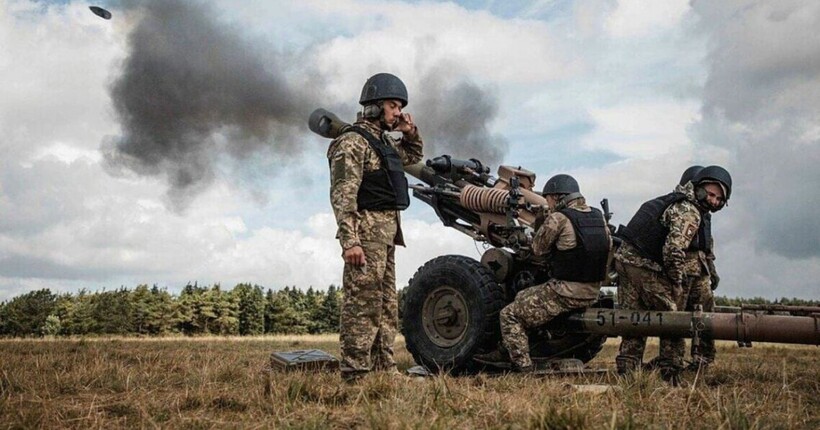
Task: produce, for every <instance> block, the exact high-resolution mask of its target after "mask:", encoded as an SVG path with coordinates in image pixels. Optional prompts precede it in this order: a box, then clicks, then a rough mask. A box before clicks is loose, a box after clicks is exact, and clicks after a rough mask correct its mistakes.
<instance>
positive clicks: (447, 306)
mask: <svg viewBox="0 0 820 430" xmlns="http://www.w3.org/2000/svg"><path fill="white" fill-rule="evenodd" d="M504 305H505V302H504V293H503V290H502V287H501V286H499V285H498V283H497V282H496V281H495V277H494V276H493V273H492V272H491V271H490V270H489V269H488V268H486V267H485V266H483V265H482V264H481V263H479V262H478V261H476V260H474V259H472V258H469V257H464V256H460V255H446V256H443V257H438V258H435V259H433V260H430V261H429V262H427V263H426V264H425V265H424V266H422V267H421V268H420V269H419V270H418V271H417V272H416V274H415V275H414V276H413V278H412V279H411V280H410V285H409V286H408V288H407V292H406V294H405V302H404V309H403V312H402V315H403V318H402V333H403V334H404V337H405V341H406V343H407V350H408V351H409V352H410V353H411V354H412V355H413V358H414V359H415V360H416V362H417V363H419V364H421V365H424V366H425V367H427V368H428V369H431V370H443V371H448V372H451V373H454V374H459V373H470V372H473V371H476V370H479V368H478V366H477V363H475V362H474V361H473V360H472V357H473V355H474V354H476V353H477V352H479V351H483V350H487V349H492V348H494V347H495V346H496V344H497V342H498V341H499V339H500V333H499V331H500V327H499V323H498V313H499V312H500V311H501V308H503V307H504Z"/></svg>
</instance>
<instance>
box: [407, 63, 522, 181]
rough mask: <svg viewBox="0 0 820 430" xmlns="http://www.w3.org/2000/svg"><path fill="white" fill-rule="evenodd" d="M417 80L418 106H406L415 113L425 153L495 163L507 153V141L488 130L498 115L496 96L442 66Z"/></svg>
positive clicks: (432, 155)
mask: <svg viewBox="0 0 820 430" xmlns="http://www.w3.org/2000/svg"><path fill="white" fill-rule="evenodd" d="M420 82H421V86H420V94H418V95H417V99H418V108H414V107H413V106H408V109H410V110H412V111H413V112H417V113H416V115H415V117H416V121H417V122H418V124H419V127H420V129H421V131H422V134H423V138H424V145H425V147H424V152H425V155H426V156H427V157H428V158H431V157H435V156H438V155H442V154H448V155H452V156H453V157H455V158H463V159H469V158H476V159H478V160H480V161H481V162H483V163H485V164H488V165H491V166H497V165H498V164H499V163H500V162H501V161H502V160H503V158H504V155H505V154H506V153H507V149H508V143H507V140H506V139H505V138H504V137H503V136H501V135H499V134H496V133H493V132H492V131H491V130H490V129H489V125H490V123H492V121H493V120H494V119H495V118H496V117H497V115H498V98H497V97H496V95H495V94H493V93H492V92H491V91H490V90H488V89H485V88H482V87H480V86H479V85H478V84H476V83H475V82H473V81H471V80H469V79H467V78H464V77H463V76H456V77H453V73H452V71H450V70H448V68H446V67H434V68H432V69H431V70H430V71H429V72H427V73H425V74H424V75H423V76H422V78H421V80H420ZM410 103H413V101H412V100H411V102H410ZM415 109H418V110H415Z"/></svg>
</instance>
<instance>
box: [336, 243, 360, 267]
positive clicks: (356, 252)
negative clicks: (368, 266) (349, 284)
mask: <svg viewBox="0 0 820 430" xmlns="http://www.w3.org/2000/svg"><path fill="white" fill-rule="evenodd" d="M342 258H344V260H345V263H348V264H352V265H354V266H364V265H365V258H364V250H363V249H362V247H361V246H354V247H351V248H348V249H345V252H344V253H343V254H342Z"/></svg>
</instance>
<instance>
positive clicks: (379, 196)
mask: <svg viewBox="0 0 820 430" xmlns="http://www.w3.org/2000/svg"><path fill="white" fill-rule="evenodd" d="M347 131H352V132H354V133H356V134H358V135H359V136H362V137H363V138H365V140H367V143H368V144H369V145H370V147H371V148H372V149H373V151H375V152H376V154H377V155H378V156H379V160H381V163H382V165H381V167H380V168H379V169H376V170H373V171H371V172H364V174H363V175H362V183H361V185H360V186H359V193H358V195H357V197H356V201H357V204H358V206H357V210H360V211H361V210H371V211H386V210H404V209H407V207H408V206H410V195H409V194H408V192H407V178H406V177H405V176H404V168H403V163H402V161H401V156H400V155H399V153H398V151H396V149H395V148H393V147H392V146H391V145H389V144H387V143H385V142H383V141H382V140H381V139H378V138H376V137H375V136H373V135H372V134H370V133H369V132H367V131H366V130H364V129H362V128H360V127H355V126H353V127H350V128H348V129H347Z"/></svg>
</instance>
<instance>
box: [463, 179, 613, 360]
mask: <svg viewBox="0 0 820 430" xmlns="http://www.w3.org/2000/svg"><path fill="white" fill-rule="evenodd" d="M544 197H545V198H546V199H547V206H548V207H549V209H550V211H551V212H550V213H549V215H547V217H546V219H545V220H544V222H543V224H541V226H540V227H538V230H537V231H536V233H535V236H534V237H533V240H532V250H533V252H534V253H535V254H536V255H544V254H548V256H549V259H550V265H551V268H552V279H550V280H549V281H547V282H546V283H544V284H539V285H536V286H533V287H530V288H528V289H526V290H523V291H521V292H520V293H518V295H517V296H516V298H515V300H514V301H513V302H512V303H510V304H509V305H507V306H506V307H505V308H504V309H502V310H501V315H500V319H501V335H502V338H503V341H502V348H501V349H499V350H496V351H492V352H490V353H488V354H479V355H476V356H475V357H474V358H473V359H474V360H475V361H478V362H480V363H485V364H492V365H504V364H505V363H509V362H510V361H512V364H513V369H514V370H517V371H522V372H527V371H531V370H532V368H533V367H532V359H531V358H530V353H529V352H530V348H529V340H528V339H527V333H526V330H527V329H530V328H533V327H538V326H541V325H544V324H546V323H548V322H549V321H551V320H552V319H553V318H555V317H556V316H558V315H560V314H562V313H564V312H568V311H571V310H573V309H580V308H585V307H588V306H590V305H591V304H593V303H595V302H596V301H597V300H598V295H599V292H600V288H601V282H602V281H603V280H604V278H605V277H606V268H607V259H608V257H609V250H610V247H611V245H612V240H611V238H610V237H609V229H608V228H607V225H606V221H605V220H604V216H603V214H602V213H601V211H599V210H598V209H595V208H591V207H589V206H587V204H586V201H585V200H584V196H583V195H581V192H580V189H579V187H578V182H577V181H576V180H575V179H574V178H573V177H572V176H569V175H555V176H553V177H552V178H550V180H549V181H547V183H546V184H545V185H544Z"/></svg>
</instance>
